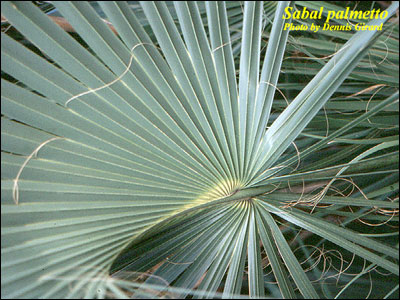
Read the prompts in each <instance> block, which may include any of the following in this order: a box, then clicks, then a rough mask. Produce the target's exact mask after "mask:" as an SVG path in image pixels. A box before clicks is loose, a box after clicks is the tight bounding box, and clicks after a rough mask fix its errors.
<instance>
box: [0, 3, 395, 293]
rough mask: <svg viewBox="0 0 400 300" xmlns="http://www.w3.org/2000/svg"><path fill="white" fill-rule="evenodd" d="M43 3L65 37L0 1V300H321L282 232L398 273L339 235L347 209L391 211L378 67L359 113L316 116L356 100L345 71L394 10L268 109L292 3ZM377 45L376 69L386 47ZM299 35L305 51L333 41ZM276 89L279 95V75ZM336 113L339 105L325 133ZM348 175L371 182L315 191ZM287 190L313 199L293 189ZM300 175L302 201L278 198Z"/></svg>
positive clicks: (348, 232) (390, 134) (34, 10)
mask: <svg viewBox="0 0 400 300" xmlns="http://www.w3.org/2000/svg"><path fill="white" fill-rule="evenodd" d="M307 3H308V2H300V3H299V5H300V6H304V5H306V4H307ZM239 4H240V3H239ZM52 5H53V6H54V10H56V11H57V12H58V13H59V14H60V16H62V18H65V20H66V21H67V22H68V24H69V25H70V27H69V26H68V28H69V32H70V33H67V32H66V31H65V30H64V29H63V28H62V26H61V27H60V26H59V25H57V23H55V22H54V20H55V18H53V17H51V16H50V17H49V16H48V15H46V13H45V12H46V11H52V12H54V10H49V9H48V7H47V6H46V11H45V12H44V11H42V10H41V9H40V7H38V6H36V5H34V4H33V3H31V2H25V1H21V2H20V1H4V2H2V4H1V7H2V15H4V18H5V20H7V22H8V23H9V24H10V25H12V26H13V28H15V30H17V31H18V32H19V34H21V35H22V36H23V40H24V42H23V43H22V42H21V41H17V40H16V39H14V38H13V37H12V35H11V34H7V32H2V46H1V49H2V50H1V54H2V74H3V76H2V81H1V87H2V89H1V91H2V98H1V99H2V100H1V101H2V120H1V122H2V159H1V161H2V209H1V211H2V266H1V269H2V279H1V285H2V297H4V298H26V297H29V298H36V297H38V298H39V297H41V298H54V297H67V298H71V297H78V298H81V297H88V298H93V297H98V298H106V297H118V298H128V297H131V296H134V297H138V298H140V297H148V296H150V297H154V296H159V297H161V296H163V295H168V296H173V297H179V298H184V297H187V296H192V297H195V298H212V297H222V298H231V297H237V296H241V294H242V293H243V291H244V290H246V291H248V292H247V293H248V296H250V297H265V296H280V297H285V298H295V297H298V296H299V295H302V296H303V297H305V298H319V297H321V295H322V294H323V293H330V294H332V291H327V288H326V287H325V286H322V287H321V286H319V285H318V284H317V283H316V281H317V279H316V278H314V277H315V276H316V275H318V274H319V275H321V276H324V274H327V271H326V272H325V271H324V270H320V269H318V268H314V270H313V274H314V275H311V274H310V272H307V271H306V270H305V266H304V264H305V263H306V262H301V261H300V259H299V256H300V255H299V254H298V252H296V251H294V249H293V247H292V244H291V243H290V242H289V240H288V237H289V236H291V235H293V234H294V235H295V239H294V241H296V238H297V237H298V235H299V234H300V233H301V231H302V230H301V229H304V230H306V231H308V232H310V233H312V234H313V235H315V236H319V237H320V238H319V240H318V245H319V244H321V243H331V244H333V245H336V246H338V247H340V249H343V250H342V251H344V252H345V253H350V254H354V255H355V256H357V257H358V258H361V259H365V260H367V261H369V262H370V263H372V265H373V266H378V267H379V268H382V269H384V270H385V272H391V273H392V274H394V275H397V276H398V275H399V274H398V259H399V257H398V251H397V249H395V245H394V244H393V242H389V243H387V244H386V243H381V241H380V240H377V239H375V238H374V237H369V236H366V235H365V234H360V233H359V232H358V231H357V228H355V227H352V224H353V221H354V220H356V219H360V218H365V220H368V221H369V222H372V221H376V220H378V221H382V218H383V219H384V220H386V221H385V222H396V221H398V217H397V216H395V215H394V214H395V212H396V209H397V210H398V201H397V202H396V201H389V200H390V199H392V198H393V196H394V193H396V191H398V175H397V173H396V171H395V170H393V169H390V167H391V166H392V164H393V163H395V162H396V158H397V161H398V152H396V151H398V150H397V149H398V142H397V141H395V137H396V134H395V133H394V131H395V130H396V129H398V126H396V125H395V126H391V127H382V122H383V121H382V120H383V119H384V117H388V118H390V117H391V116H392V113H393V112H396V111H398V107H397V106H396V105H397V104H398V92H396V91H395V89H394V88H395V85H396V81H395V80H392V79H390V78H392V77H393V74H391V73H390V72H389V71H388V68H386V67H384V66H383V70H380V72H382V74H386V77H385V76H383V77H382V78H384V79H383V82H384V83H381V84H382V86H379V89H378V92H379V91H381V93H380V94H378V95H380V98H379V99H380V100H374V101H373V103H372V104H371V106H369V102H370V101H368V104H367V105H366V106H365V103H362V105H359V103H358V104H357V103H352V102H349V103H350V107H347V106H345V107H343V106H340V103H336V101H333V103H332V104H331V105H332V107H331V108H329V106H328V105H329V104H330V103H331V102H328V100H329V99H331V98H332V96H333V95H334V93H336V92H337V91H338V90H340V89H343V91H344V92H343V93H344V94H345V95H346V93H347V95H348V94H351V95H359V94H362V96H364V94H366V95H369V93H370V92H371V91H372V90H374V89H375V88H373V89H371V88H366V87H365V82H370V81H371V77H370V75H368V74H365V73H363V74H361V75H360V73H359V66H360V64H363V63H365V58H366V56H367V54H369V53H370V51H371V52H372V53H374V54H379V53H380V52H379V51H381V49H380V48H379V47H377V44H379V43H377V41H381V39H382V37H385V36H386V34H387V33H388V32H389V31H390V30H392V31H393V30H398V29H393V28H395V25H394V24H392V23H391V20H392V19H391V17H392V16H393V15H394V14H395V12H396V10H397V9H398V3H396V2H394V3H393V4H392V5H391V6H390V7H388V8H387V12H388V13H387V18H385V19H375V20H373V21H371V22H370V23H369V25H380V24H381V23H383V24H384V25H385V27H384V28H385V31H359V32H357V33H354V34H352V35H341V36H340V38H342V39H343V42H342V47H341V48H340V50H338V51H334V52H335V54H334V55H331V56H329V57H328V59H329V61H326V62H325V61H321V62H318V63H317V64H319V68H316V67H315V66H314V65H313V67H312V71H310V74H312V75H313V78H312V80H310V81H309V82H308V83H307V84H304V86H301V91H300V92H299V93H298V94H297V96H295V97H293V100H292V99H290V100H291V101H290V103H288V105H287V107H285V105H283V106H282V101H283V99H281V98H280V97H279V96H277V93H276V90H277V89H278V88H277V86H278V85H279V84H280V82H279V81H280V78H281V77H280V73H281V70H284V71H287V74H288V75H287V76H286V75H285V76H286V78H289V79H291V78H292V75H293V74H294V73H295V71H294V70H295V68H292V67H291V65H289V64H288V63H287V62H285V61H284V56H285V53H286V52H287V51H292V50H293V49H292V47H293V44H291V43H290V41H291V36H290V35H289V31H288V30H284V28H285V25H286V24H288V23H290V22H292V20H285V19H283V18H282V16H283V14H284V11H285V8H287V7H289V6H291V7H294V6H295V5H297V4H295V3H293V2H289V1H280V2H278V3H272V4H270V3H266V4H263V3H262V2H252V1H247V2H245V3H244V7H243V8H242V7H240V6H239V5H238V3H236V4H232V3H230V2H228V3H224V2H206V3H205V4H204V3H195V2H179V1H177V2H174V3H173V4H171V3H169V2H168V3H165V2H161V1H156V2H147V1H143V2H140V6H139V5H138V4H129V3H127V2H121V1H118V2H108V1H107V2H102V1H100V2H99V3H98V5H97V4H96V5H94V4H93V3H89V2H74V1H72V2H65V1H60V2H54V3H52ZM312 5H313V4H310V7H312ZM242 9H243V12H242ZM332 9H338V8H337V7H333V8H332ZM271 19H273V23H272V24H270V22H272V21H271ZM57 20H60V19H57ZM58 24H59V23H58ZM63 24H65V23H63ZM265 35H267V37H268V41H267V43H265V40H264V37H265ZM387 39H388V44H389V46H388V59H395V58H394V55H392V53H393V52H395V51H396V50H393V48H395V47H396V45H397V47H398V41H397V44H396V39H393V38H391V37H390V36H387ZM238 40H239V41H238ZM288 42H289V43H288ZM306 42H307V43H308V45H309V46H308V48H307V51H305V53H306V54H307V55H309V56H310V57H311V58H313V59H315V58H316V55H319V54H321V53H323V54H325V53H326V52H327V51H330V49H331V48H330V47H331V46H332V45H331V43H330V42H326V43H325V44H324V46H325V48H323V49H322V50H321V49H318V47H316V39H315V37H309V38H308V39H307V40H306ZM287 45H288V49H286V46H287ZM389 48H390V51H389ZM327 49H328V50H327ZM239 50H240V51H239ZM397 52H398V49H397ZM239 53H240V54H239ZM331 53H332V52H329V54H331ZM392 56H393V57H392ZM376 68H377V69H379V66H376ZM237 71H238V77H237V76H236V72H237ZM347 78H351V79H352V80H353V81H354V80H356V83H358V84H360V85H361V86H362V88H361V90H362V91H361V92H360V91H359V88H358V87H357V86H356V85H354V84H353V83H351V82H350V83H349V82H348V81H346V79H347ZM385 78H386V79H385ZM397 79H398V77H397ZM357 80H359V81H357ZM282 85H283V88H282V89H283V94H284V95H285V94H287V95H289V96H290V95H291V94H292V93H293V91H292V89H293V84H292V82H285V83H282ZM279 91H280V93H282V91H281V90H279ZM378 92H377V93H378ZM357 93H358V94H357ZM374 95H375V94H373V95H372V96H374ZM339 97H344V98H345V100H343V99H342V103H346V105H347V102H345V101H346V96H343V95H342V96H339ZM370 100H371V99H370ZM359 107H362V109H364V108H365V109H366V111H362V113H360V112H359ZM325 108H328V109H329V111H328V113H326V111H325V118H326V119H327V120H328V121H329V120H331V119H333V120H334V121H332V123H333V124H332V128H333V132H331V133H329V134H326V135H324V133H321V130H320V129H319V128H318V125H316V124H320V123H318V122H320V119H321V116H322V115H321V112H322V110H325ZM338 110H339V111H340V110H343V112H346V111H347V110H355V111H356V114H355V115H354V116H353V115H352V117H351V118H347V119H346V118H345V119H344V120H343V121H342V123H340V121H341V120H340V119H339V118H335V116H336V113H337V111H338ZM343 123H344V124H343ZM332 143H337V144H338V145H339V146H340V147H343V148H340V147H339V149H340V150H339V151H336V150H335V149H333V148H332ZM296 144H298V145H299V146H296ZM291 145H294V147H295V149H296V151H294V150H293V149H291ZM343 145H344V146H343ZM332 149H333V150H334V151H333V152H330V151H331V150H332ZM324 151H326V152H327V153H328V154H327V155H326V156H325V157H324V158H322V159H320V160H319V161H318V160H317V159H316V160H313V156H316V155H320V154H321V153H324ZM346 155H347V156H346ZM340 157H342V158H347V157H348V159H346V160H345V161H340V160H339V158H340ZM299 160H300V162H299ZM296 165H297V166H296ZM371 170H373V171H371ZM365 174H375V175H376V176H380V177H379V178H380V180H378V181H377V182H375V183H367V182H365V181H362V180H361V181H360V182H361V184H362V187H363V190H364V191H362V190H361V189H360V191H359V192H358V193H357V192H355V193H349V194H347V195H344V193H343V192H341V193H339V192H338V193H334V192H335V191H338V190H340V189H342V188H343V189H344V186H343V181H344V179H343V178H347V177H349V176H352V177H356V178H358V177H361V178H363V176H365ZM346 176H347V177H346ZM324 179H325V180H326V179H328V180H329V181H328V183H324V184H323V185H322V186H321V184H320V183H319V182H320V181H321V180H324ZM305 181H307V182H315V183H318V187H319V188H321V187H323V188H322V189H321V190H320V191H319V192H318V193H316V192H314V191H311V192H310V193H308V194H307V195H305V194H304V190H305V188H306V187H305V186H304V182H305ZM396 182H397V185H396ZM301 183H303V187H302V188H303V190H302V192H301V193H299V192H288V190H290V189H291V188H292V187H294V188H299V184H301ZM354 185H355V184H354ZM285 188H287V189H285ZM332 191H333V192H332ZM339 194H341V196H339ZM303 198H304V199H303ZM397 199H398V197H397ZM321 205H322V206H321ZM323 205H330V206H328V208H325V207H323ZM346 207H353V208H355V209H357V212H355V213H354V214H351V213H350V212H348V211H347V210H346ZM370 207H375V208H376V209H379V210H380V212H381V215H379V214H377V215H372V214H369V213H368V212H369V211H368V210H367V209H368V208H370ZM390 212H393V216H392V217H391V219H390V220H389V221H387V214H388V213H390ZM385 213H386V215H385ZM329 214H333V215H335V214H337V215H339V216H341V217H342V218H343V220H344V222H343V224H344V225H342V226H340V225H337V224H335V223H332V222H330V221H329V219H328V217H329ZM299 228H300V230H299ZM383 234H389V235H395V234H394V233H393V232H389V233H386V232H385V233H383ZM379 236H380V235H379V234H378V237H379ZM301 243H303V241H302V242H301ZM303 245H304V243H303ZM304 253H306V251H305V250H304ZM305 255H306V256H307V254H305ZM310 261H312V259H311V258H310ZM268 269H270V270H271V272H268V271H267V270H268ZM360 274H361V273H360ZM363 274H364V273H363ZM337 278H338V279H337V280H340V279H339V277H337ZM271 281H273V282H276V283H277V284H276V285H275V284H271V283H270V282H271ZM351 282H353V281H351ZM349 285H350V284H348V285H346V286H345V287H344V288H343V289H342V290H340V291H338V292H337V295H340V294H342V293H344V292H345V290H346V289H349ZM395 290H396V289H395V288H394V287H393V286H390V288H389V289H388V290H387V293H388V294H387V295H391V294H392V293H394V291H395Z"/></svg>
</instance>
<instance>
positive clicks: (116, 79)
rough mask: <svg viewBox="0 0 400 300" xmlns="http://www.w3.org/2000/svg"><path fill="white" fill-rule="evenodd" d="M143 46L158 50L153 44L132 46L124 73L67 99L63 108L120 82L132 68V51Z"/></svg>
mask: <svg viewBox="0 0 400 300" xmlns="http://www.w3.org/2000/svg"><path fill="white" fill-rule="evenodd" d="M144 45H150V46H153V47H156V48H157V49H159V48H158V47H157V46H155V45H153V44H150V43H139V44H136V45H135V46H133V47H132V48H131V50H130V52H131V55H130V58H129V63H128V66H127V67H126V69H125V71H124V72H122V74H121V75H119V76H118V77H117V78H115V79H114V80H113V81H111V82H109V83H107V84H105V85H102V86H100V87H97V88H95V89H91V88H89V90H88V91H86V92H83V93H80V94H78V95H75V96H72V97H71V98H69V99H68V100H67V102H65V104H64V106H65V107H68V104H69V103H70V102H71V101H72V100H75V99H77V98H79V97H82V96H84V95H87V94H90V93H95V92H97V91H100V90H102V89H104V88H106V87H109V86H111V85H113V84H114V83H116V82H118V81H119V80H121V79H122V77H124V76H125V75H126V74H127V73H128V72H129V70H130V68H131V66H132V63H133V58H134V54H133V51H134V50H135V49H136V48H137V47H139V46H144Z"/></svg>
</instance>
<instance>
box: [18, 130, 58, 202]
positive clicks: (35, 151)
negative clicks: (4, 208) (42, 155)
mask: <svg viewBox="0 0 400 300" xmlns="http://www.w3.org/2000/svg"><path fill="white" fill-rule="evenodd" d="M58 139H64V138H62V137H53V138H51V139H48V140H47V141H44V142H43V143H41V144H40V145H39V146H38V147H37V148H36V149H35V150H34V151H33V152H32V153H31V154H30V155H29V156H28V157H27V158H26V160H25V161H24V163H23V164H22V166H21V168H20V169H19V171H18V173H17V176H16V177H15V179H14V186H13V200H14V202H15V204H17V205H18V202H19V190H18V180H19V177H20V176H21V173H22V170H23V169H24V168H25V166H26V165H27V164H28V162H29V161H30V160H31V159H32V157H33V156H36V155H37V153H38V152H39V150H40V149H42V147H43V146H44V145H46V144H48V143H50V142H51V141H55V140H58Z"/></svg>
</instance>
